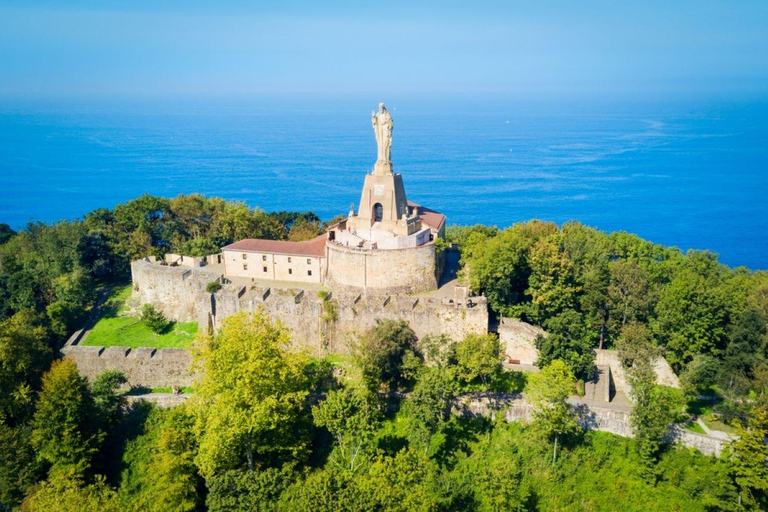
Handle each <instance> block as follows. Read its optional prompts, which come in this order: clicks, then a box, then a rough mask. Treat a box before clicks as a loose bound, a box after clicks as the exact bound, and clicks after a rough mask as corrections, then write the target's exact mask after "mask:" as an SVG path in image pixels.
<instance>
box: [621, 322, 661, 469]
mask: <svg viewBox="0 0 768 512" xmlns="http://www.w3.org/2000/svg"><path fill="white" fill-rule="evenodd" d="M617 344H618V346H619V357H620V358H621V359H622V363H623V365H624V366H625V368H626V370H627V383H628V384H629V387H630V391H629V396H630V398H631V400H632V411H631V412H630V415H629V421H630V424H631V425H632V431H633V433H634V435H635V443H636V446H637V449H638V452H639V454H640V457H641V458H642V459H643V461H644V462H645V464H646V466H648V467H650V466H652V465H653V464H654V463H655V462H656V461H657V459H658V456H659V452H660V450H661V447H662V445H663V444H664V442H665V437H666V435H667V433H668V432H669V425H670V424H671V423H672V421H673V420H674V409H673V407H674V403H673V401H672V398H671V397H670V395H669V393H667V392H666V391H664V390H663V389H662V388H660V387H659V386H657V385H656V371H655V370H654V366H653V363H654V360H655V359H656V358H657V357H659V354H658V353H657V351H656V350H655V347H654V346H653V345H652V343H651V339H650V334H649V333H648V330H647V329H646V327H645V325H643V324H639V323H631V324H627V325H626V326H625V327H624V329H622V331H621V335H620V337H619V340H618V341H617Z"/></svg>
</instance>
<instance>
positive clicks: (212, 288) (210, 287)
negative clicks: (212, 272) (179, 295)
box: [205, 281, 221, 293]
mask: <svg viewBox="0 0 768 512" xmlns="http://www.w3.org/2000/svg"><path fill="white" fill-rule="evenodd" d="M219 290H221V283H220V282H218V281H211V282H210V283H208V284H207V285H206V286H205V291H206V292H208V293H216V292H218V291H219Z"/></svg>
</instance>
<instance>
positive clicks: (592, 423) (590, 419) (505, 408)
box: [454, 394, 730, 457]
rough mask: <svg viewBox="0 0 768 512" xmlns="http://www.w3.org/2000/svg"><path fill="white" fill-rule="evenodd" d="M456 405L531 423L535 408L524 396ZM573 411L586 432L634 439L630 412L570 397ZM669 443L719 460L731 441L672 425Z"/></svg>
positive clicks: (464, 411) (466, 411)
mask: <svg viewBox="0 0 768 512" xmlns="http://www.w3.org/2000/svg"><path fill="white" fill-rule="evenodd" d="M459 401H460V403H457V404H456V405H455V406H454V413H456V414H461V415H465V416H490V417H494V416H495V414H496V413H497V412H501V413H502V414H504V416H505V419H506V420H507V421H522V422H530V421H531V420H532V417H533V414H532V413H533V406H532V405H530V404H529V403H528V402H526V401H525V398H524V397H523V396H521V395H504V394H486V395H485V396H482V395H478V396H474V397H473V396H465V397H462V398H461V399H459ZM568 401H569V403H570V406H571V408H572V409H573V410H574V411H575V412H576V414H577V415H578V419H577V422H578V423H579V426H581V427H582V428H583V429H585V430H598V431H601V432H610V433H611V434H615V435H618V436H622V437H634V434H633V433H632V424H631V422H630V419H629V411H622V410H616V409H609V408H603V407H594V406H590V405H588V404H586V403H584V402H581V401H579V400H577V399H574V398H570V399H569V400H568ZM666 441H667V442H669V443H679V444H682V445H683V446H686V447H688V448H695V449H697V450H699V451H700V452H701V453H703V454H704V455H714V456H715V457H719V456H720V455H721V454H722V453H723V449H724V448H725V447H726V446H727V445H728V444H729V443H730V439H728V438H718V437H713V436H708V435H704V434H697V433H695V432H691V431H689V430H685V429H683V428H681V427H680V426H679V425H672V426H671V427H670V428H669V431H668V432H667V435H666Z"/></svg>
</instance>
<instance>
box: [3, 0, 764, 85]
mask: <svg viewBox="0 0 768 512" xmlns="http://www.w3.org/2000/svg"><path fill="white" fill-rule="evenodd" d="M220 4H223V5H220ZM252 93H297V94H309V93H330V94H381V93H398V94H409V93H418V94H440V93H449V94H453V93H457V94H475V95H483V94H502V95H512V96H514V95H518V96H533V95H539V96H560V97H567V96H571V95H575V96H579V95H592V96H597V97H600V96H603V95H645V96H681V95H682V96H691V95H694V96H696V95H725V96H728V97H732V98H734V97H735V98H739V97H755V96H764V95H765V94H766V93H768V1H766V0H762V1H759V2H758V1H749V0H739V1H732V2H724V1H723V2H708V1H697V2H692V1H665V2H658V1H644V2H625V1H622V0H620V1H611V2H593V1H578V2H577V1H567V2H534V1H528V2H515V1H503V2H477V1H470V0H465V1H462V2H453V1H449V0H446V1H439V2H438V1H427V2H414V1H411V2H397V1H388V2H383V1H377V2H370V3H369V2H363V1H354V2H353V1H349V2H339V1H330V0H327V1H320V0H316V1H306V2H302V1H291V0H286V1H282V2H273V3H266V2H258V1H250V2H194V1H192V0H188V1H175V0H171V1H167V2H160V1H143V0H135V1H132V2H115V1H109V0H101V1H82V0H70V1H66V2H65V1H61V2H50V1H49V2H45V1H30V0H25V1H21V0H0V95H25V96H32V97H35V96H41V97H44V96H47V95H52V94H62V95H134V94H135V95H147V94H149V95H153V94H158V95H163V94H192V95H198V94H204V95H205V94H217V95H222V94H223V95H227V94H252Z"/></svg>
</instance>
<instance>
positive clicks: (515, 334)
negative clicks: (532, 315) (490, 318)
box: [498, 318, 546, 365]
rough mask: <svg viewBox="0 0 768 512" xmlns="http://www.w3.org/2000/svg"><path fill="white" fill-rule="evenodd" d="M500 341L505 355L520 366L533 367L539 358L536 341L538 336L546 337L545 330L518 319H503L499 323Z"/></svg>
mask: <svg viewBox="0 0 768 512" xmlns="http://www.w3.org/2000/svg"><path fill="white" fill-rule="evenodd" d="M498 331H499V341H501V346H502V347H504V350H505V355H506V356H507V357H508V358H509V359H512V360H515V361H517V362H518V364H525V365H533V364H536V360H537V359H538V358H539V351H538V350H536V345H535V344H534V340H536V336H538V335H546V332H544V330H543V329H540V328H538V327H536V326H534V325H531V324H527V323H525V322H523V321H522V320H519V319H517V318H502V319H501V321H500V322H499V327H498Z"/></svg>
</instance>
